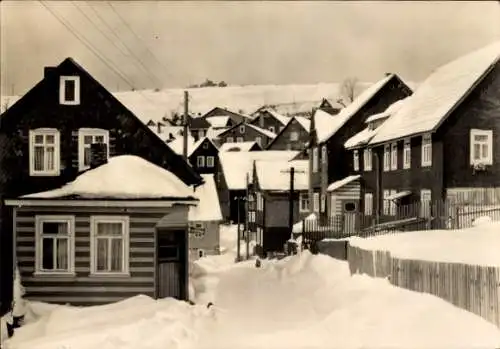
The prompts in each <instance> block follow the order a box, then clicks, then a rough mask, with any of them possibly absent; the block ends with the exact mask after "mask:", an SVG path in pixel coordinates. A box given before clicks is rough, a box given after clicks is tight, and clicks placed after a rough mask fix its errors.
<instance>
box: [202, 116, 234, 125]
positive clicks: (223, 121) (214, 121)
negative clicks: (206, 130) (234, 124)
mask: <svg viewBox="0 0 500 349" xmlns="http://www.w3.org/2000/svg"><path fill="white" fill-rule="evenodd" d="M206 120H207V121H208V122H209V123H210V125H212V126H213V127H225V126H227V123H228V121H229V116H210V117H208V118H206Z"/></svg>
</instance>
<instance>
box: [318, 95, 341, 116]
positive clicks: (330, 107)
mask: <svg viewBox="0 0 500 349" xmlns="http://www.w3.org/2000/svg"><path fill="white" fill-rule="evenodd" d="M318 109H319V110H323V111H324V112H327V113H328V114H332V115H335V114H338V113H339V112H340V110H341V109H342V106H341V105H340V104H339V103H338V102H331V101H329V100H328V99H326V98H323V100H322V101H321V103H320V105H319V107H318Z"/></svg>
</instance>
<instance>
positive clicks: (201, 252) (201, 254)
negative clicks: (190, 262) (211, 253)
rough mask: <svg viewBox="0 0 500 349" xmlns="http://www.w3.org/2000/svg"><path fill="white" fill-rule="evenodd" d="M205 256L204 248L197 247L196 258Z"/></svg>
mask: <svg viewBox="0 0 500 349" xmlns="http://www.w3.org/2000/svg"><path fill="white" fill-rule="evenodd" d="M205 256H206V254H205V250H204V249H201V248H199V249H198V258H203V257H205Z"/></svg>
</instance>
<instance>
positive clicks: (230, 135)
mask: <svg viewBox="0 0 500 349" xmlns="http://www.w3.org/2000/svg"><path fill="white" fill-rule="evenodd" d="M275 137H276V134H275V133H273V132H271V131H268V130H265V129H263V128H260V127H258V126H255V125H253V124H247V123H239V124H237V125H234V126H233V127H231V128H229V129H228V130H226V131H224V132H222V133H220V134H219V135H218V136H217V138H218V140H219V142H220V144H221V145H222V144H224V143H234V142H236V143H243V142H256V143H257V144H258V145H260V146H261V147H262V148H265V147H266V146H267V145H268V144H269V143H270V142H271V141H272V140H273V139H274V138H275Z"/></svg>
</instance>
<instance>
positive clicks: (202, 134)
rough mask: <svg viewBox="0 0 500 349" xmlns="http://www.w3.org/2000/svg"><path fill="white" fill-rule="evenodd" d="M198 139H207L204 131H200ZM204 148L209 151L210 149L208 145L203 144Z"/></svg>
mask: <svg viewBox="0 0 500 349" xmlns="http://www.w3.org/2000/svg"><path fill="white" fill-rule="evenodd" d="M198 137H199V138H203V137H205V132H204V131H203V130H198ZM203 148H204V149H207V148H208V143H205V144H203Z"/></svg>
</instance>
